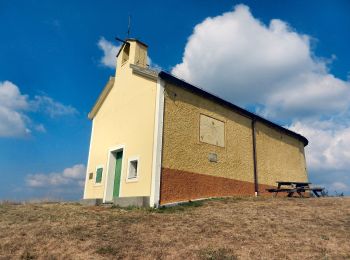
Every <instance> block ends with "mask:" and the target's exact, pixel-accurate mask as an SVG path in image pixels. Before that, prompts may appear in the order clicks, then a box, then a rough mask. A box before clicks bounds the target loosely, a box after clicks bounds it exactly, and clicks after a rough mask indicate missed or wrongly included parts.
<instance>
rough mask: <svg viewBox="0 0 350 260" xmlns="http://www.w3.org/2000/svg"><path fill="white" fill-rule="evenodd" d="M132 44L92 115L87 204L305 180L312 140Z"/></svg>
mask: <svg viewBox="0 0 350 260" xmlns="http://www.w3.org/2000/svg"><path fill="white" fill-rule="evenodd" d="M147 48H148V47H147V45H146V44H144V43H142V42H141V41H139V40H136V39H127V40H125V42H124V43H123V45H122V46H121V48H120V50H119V53H118V55H117V59H116V73H115V76H112V77H110V78H109V80H108V82H107V84H106V86H105V87H104V89H103V90H102V92H101V94H100V96H99V97H98V99H97V101H96V103H95V105H94V106H93V108H92V110H91V112H90V113H89V119H90V120H91V121H92V130H91V141H90V149H89V157H88V164H87V173H86V180H85V189H84V199H85V200H87V201H93V202H98V203H115V204H118V205H121V206H127V205H137V206H151V207H158V206H160V205H166V204H171V203H177V202H185V201H190V200H198V199H205V198H213V197H225V196H259V195H264V194H266V189H267V188H274V187H275V186H276V181H300V182H307V181H308V176H307V170H306V162H305V153H304V147H305V146H306V145H307V144H308V140H307V139H306V138H305V137H303V136H301V135H300V134H298V133H295V132H292V131H290V130H288V129H286V128H283V127H281V126H279V125H277V124H275V123H273V122H271V121H269V120H267V119H264V118H262V117H260V116H258V115H256V114H254V113H251V112H249V111H247V110H245V109H243V108H241V107H238V106H236V105H234V104H232V103H230V102H228V101H226V100H224V99H222V98H220V97H218V96H216V95H213V94H211V93H208V92H207V91H205V90H203V89H201V88H198V87H196V86H194V85H192V84H191V83H188V82H185V81H184V80H182V79H179V78H177V77H175V76H174V75H171V74H170V73H168V72H165V71H157V70H154V69H152V68H150V67H149V66H148V64H147Z"/></svg>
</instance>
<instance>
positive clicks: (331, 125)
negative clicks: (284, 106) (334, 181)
mask: <svg viewBox="0 0 350 260" xmlns="http://www.w3.org/2000/svg"><path fill="white" fill-rule="evenodd" d="M290 129H291V130H293V131H296V132H298V133H301V134H303V135H304V136H305V137H307V138H308V139H309V140H310V143H309V145H308V146H307V147H306V151H307V152H308V153H307V159H308V167H309V168H310V170H313V171H332V170H345V169H349V168H350V149H349V147H350V122H349V121H347V122H344V123H342V124H341V123H336V122H334V121H331V120H323V121H322V120H321V121H306V122H300V121H298V122H296V123H294V124H292V125H291V126H290Z"/></svg>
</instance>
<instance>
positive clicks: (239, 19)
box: [172, 5, 350, 119]
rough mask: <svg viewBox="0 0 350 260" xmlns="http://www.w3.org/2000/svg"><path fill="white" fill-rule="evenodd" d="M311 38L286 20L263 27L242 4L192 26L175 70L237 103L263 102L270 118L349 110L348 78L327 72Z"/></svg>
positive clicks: (174, 71)
mask: <svg viewBox="0 0 350 260" xmlns="http://www.w3.org/2000/svg"><path fill="white" fill-rule="evenodd" d="M311 41H312V39H311V37H309V36H308V35H305V34H299V33H297V32H296V31H295V30H293V29H292V28H291V27H290V26H289V25H288V24H287V23H286V22H284V21H281V20H278V19H273V20H271V21H270V23H269V25H265V24H263V23H262V22H260V21H259V20H258V19H256V18H254V17H253V16H252V14H251V13H250V11H249V8H248V7H247V6H245V5H238V6H236V7H235V9H234V10H233V11H231V12H227V13H224V14H223V15H220V16H216V17H213V18H207V19H205V20H204V21H203V22H202V23H200V24H198V25H197V26H196V27H195V28H194V31H193V34H192V35H191V36H190V37H189V39H188V42H187V44H186V47H185V52H184V55H183V59H182V62H181V63H180V64H178V65H176V66H175V67H174V68H173V70H172V72H173V73H174V74H175V75H177V76H179V77H181V78H184V79H185V80H188V81H189V82H192V83H194V84H198V85H200V86H201V87H204V88H206V89H207V90H209V91H212V92H215V93H217V94H219V95H220V96H223V97H226V98H227V99H229V100H231V101H233V102H235V103H237V104H240V105H246V104H247V103H254V104H263V105H264V106H265V110H264V114H265V115H267V116H269V117H270V118H271V117H273V118H279V119H281V118H283V117H285V118H290V116H293V117H305V116H310V115H314V114H315V113H316V114H317V113H318V114H321V113H322V114H324V113H327V114H330V113H333V112H337V111H340V110H343V109H347V108H348V107H349V102H350V91H349V86H350V84H349V82H347V81H342V80H340V79H337V78H336V77H334V76H333V75H331V74H330V73H329V72H328V68H327V64H328V63H329V62H330V61H329V60H327V59H320V58H316V57H314V55H313V53H312V50H311V47H310V42H311ZM324 102H327V106H323V107H322V106H321V104H324Z"/></svg>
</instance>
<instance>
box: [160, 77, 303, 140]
mask: <svg viewBox="0 0 350 260" xmlns="http://www.w3.org/2000/svg"><path fill="white" fill-rule="evenodd" d="M159 77H160V78H161V79H163V80H165V81H168V82H170V83H173V84H174V85H177V86H180V87H184V88H186V89H189V90H190V91H192V92H195V93H197V94H199V95H202V96H205V97H207V98H209V99H211V100H213V101H215V102H218V103H220V104H223V105H225V106H228V107H229V108H231V109H233V110H235V111H237V112H238V113H239V114H241V115H243V116H246V117H248V118H250V119H252V120H256V121H260V122H262V123H264V124H267V125H269V126H271V127H273V128H276V129H278V130H280V131H282V132H284V133H286V134H288V135H290V136H293V137H295V138H297V139H298V140H300V141H301V142H302V143H303V144H304V146H307V145H308V143H309V141H308V140H307V139H306V138H305V137H304V136H302V135H300V134H298V133H295V132H293V131H291V130H289V129H287V128H284V127H282V126H280V125H278V124H276V123H273V122H271V121H269V120H267V119H265V118H263V117H261V116H258V115H256V114H254V113H252V112H249V111H248V110H245V109H243V108H241V107H239V106H237V105H235V104H232V103H230V102H228V101H226V100H224V99H222V98H220V97H218V96H216V95H214V94H211V93H209V92H207V91H205V90H203V89H201V88H198V87H196V86H193V85H191V84H190V83H187V82H186V81H183V80H181V79H179V78H177V77H175V76H173V75H171V74H170V73H167V72H165V71H161V72H160V73H159Z"/></svg>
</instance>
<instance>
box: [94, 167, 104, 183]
mask: <svg viewBox="0 0 350 260" xmlns="http://www.w3.org/2000/svg"><path fill="white" fill-rule="evenodd" d="M102 172H103V168H97V170H96V180H95V182H96V183H101V181H102Z"/></svg>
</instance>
